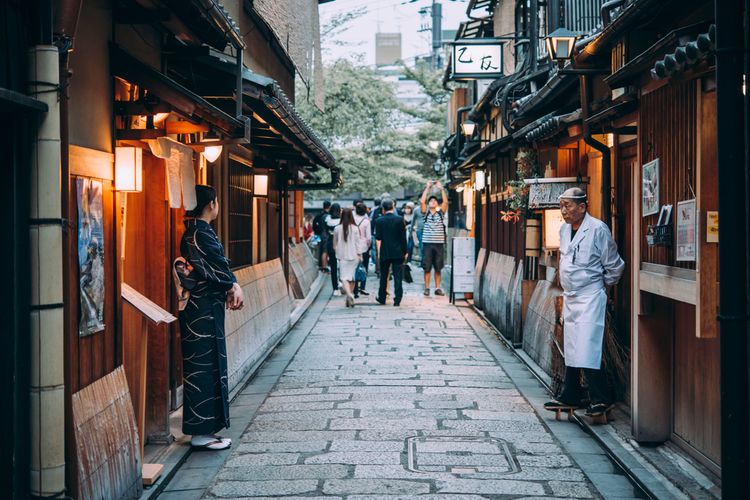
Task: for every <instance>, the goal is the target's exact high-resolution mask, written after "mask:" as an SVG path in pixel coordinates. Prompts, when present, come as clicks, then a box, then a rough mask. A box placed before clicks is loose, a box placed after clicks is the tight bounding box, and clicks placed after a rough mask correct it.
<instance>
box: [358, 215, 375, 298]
mask: <svg viewBox="0 0 750 500" xmlns="http://www.w3.org/2000/svg"><path fill="white" fill-rule="evenodd" d="M354 223H355V224H356V225H357V229H359V236H360V240H359V244H360V254H361V255H362V267H364V269H365V275H364V276H365V279H364V280H363V281H357V280H355V282H354V298H357V297H359V294H362V295H370V293H369V292H368V291H367V290H365V288H366V287H367V273H368V270H369V266H370V247H371V244H372V231H371V224H370V218H369V217H368V216H367V206H366V205H365V204H364V202H360V203H358V204H357V208H356V209H355V214H354Z"/></svg>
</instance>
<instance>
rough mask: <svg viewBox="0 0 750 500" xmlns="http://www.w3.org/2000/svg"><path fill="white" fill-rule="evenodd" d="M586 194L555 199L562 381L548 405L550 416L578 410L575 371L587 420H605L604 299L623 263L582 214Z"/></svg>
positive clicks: (595, 223)
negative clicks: (584, 386) (585, 392)
mask: <svg viewBox="0 0 750 500" xmlns="http://www.w3.org/2000/svg"><path fill="white" fill-rule="evenodd" d="M587 209H588V200H587V197H586V193H585V192H584V191H583V190H581V189H579V188H571V189H568V190H567V191H565V192H564V193H563V194H562V195H561V196H560V211H561V212H562V216H563V219H565V224H563V225H562V227H561V228H560V262H559V270H560V284H561V285H562V288H563V300H564V302H563V320H564V335H565V342H564V345H565V380H564V382H563V389H562V391H561V392H560V394H559V395H558V396H557V397H556V398H555V399H553V400H552V401H549V402H547V403H546V404H545V405H544V408H545V409H547V410H550V411H556V412H559V411H573V410H575V409H576V408H579V407H580V406H581V399H582V398H581V392H582V391H581V384H580V373H579V372H580V370H583V374H584V376H585V377H586V381H587V383H588V387H589V395H590V404H589V407H588V409H587V410H586V415H588V416H594V417H595V416H599V415H603V414H606V412H608V411H609V410H610V409H611V408H612V404H613V399H614V397H613V394H612V391H611V388H610V387H609V386H608V384H607V377H606V374H605V372H604V370H602V366H601V364H602V347H603V341H604V321H605V315H606V307H607V296H608V294H609V291H610V289H611V288H612V286H614V285H615V284H616V283H617V282H618V281H619V280H620V277H621V276H622V273H623V271H624V270H625V263H624V262H623V260H622V258H620V255H619V254H618V253H617V245H616V243H615V241H614V239H612V233H611V232H610V230H609V228H608V227H607V225H606V224H604V222H602V221H600V220H599V219H596V218H594V217H592V216H591V215H590V214H588V213H587Z"/></svg>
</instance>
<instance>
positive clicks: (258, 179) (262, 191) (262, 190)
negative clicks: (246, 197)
mask: <svg viewBox="0 0 750 500" xmlns="http://www.w3.org/2000/svg"><path fill="white" fill-rule="evenodd" d="M253 195H254V196H268V175H266V174H255V175H254V176H253Z"/></svg>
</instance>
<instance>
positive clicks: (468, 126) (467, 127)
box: [461, 118, 477, 137]
mask: <svg viewBox="0 0 750 500" xmlns="http://www.w3.org/2000/svg"><path fill="white" fill-rule="evenodd" d="M476 127H477V124H476V123H474V122H473V121H471V120H469V119H468V118H467V119H466V120H464V121H463V123H462V124H461V131H462V132H463V133H464V135H465V136H466V137H471V136H473V135H474V129H476Z"/></svg>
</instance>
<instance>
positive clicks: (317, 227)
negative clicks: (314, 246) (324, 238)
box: [312, 212, 327, 236]
mask: <svg viewBox="0 0 750 500" xmlns="http://www.w3.org/2000/svg"><path fill="white" fill-rule="evenodd" d="M326 215H327V214H326V213H325V212H321V213H319V214H318V215H316V216H315V218H314V219H313V222H312V229H313V234H317V235H318V236H320V235H321V234H323V231H324V230H325V227H324V226H325V223H324V222H323V219H325V216H326Z"/></svg>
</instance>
